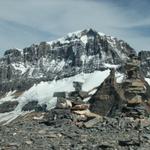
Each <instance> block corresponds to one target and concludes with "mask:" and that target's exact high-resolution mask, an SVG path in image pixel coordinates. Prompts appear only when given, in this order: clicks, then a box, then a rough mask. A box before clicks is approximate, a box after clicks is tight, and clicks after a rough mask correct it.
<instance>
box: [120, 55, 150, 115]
mask: <svg viewBox="0 0 150 150" xmlns="http://www.w3.org/2000/svg"><path fill="white" fill-rule="evenodd" d="M129 57H130V59H129V60H128V61H127V63H126V64H125V73H126V78H125V80H124V82H123V89H124V96H125V99H126V105H125V107H123V112H125V113H126V115H127V116H132V117H141V116H145V115H146V114H147V112H146V106H145V104H144V103H145V100H146V99H145V98H146V96H145V94H146V86H145V82H146V81H144V79H143V78H142V76H141V73H140V60H139V58H138V57H137V56H136V55H135V54H131V55H130V56H129Z"/></svg>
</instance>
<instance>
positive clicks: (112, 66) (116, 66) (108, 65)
mask: <svg viewBox="0 0 150 150" xmlns="http://www.w3.org/2000/svg"><path fill="white" fill-rule="evenodd" d="M103 65H104V66H105V67H107V68H114V69H117V68H118V67H119V66H120V65H112V64H107V63H103Z"/></svg>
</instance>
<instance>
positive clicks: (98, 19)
mask: <svg viewBox="0 0 150 150" xmlns="http://www.w3.org/2000/svg"><path fill="white" fill-rule="evenodd" d="M85 28H94V29H95V30H97V31H100V32H103V33H105V34H108V35H112V36H115V37H118V38H120V39H123V40H125V41H126V42H128V43H129V44H130V45H131V46H132V47H133V48H135V49H136V50H150V45H149V44H150V0H0V55H2V54H3V52H4V51H5V50H7V49H9V48H15V47H16V48H24V47H27V46H30V45H31V44H32V43H39V42H41V41H50V40H54V39H57V38H59V37H62V36H64V35H66V34H67V33H69V32H74V31H76V30H82V29H85Z"/></svg>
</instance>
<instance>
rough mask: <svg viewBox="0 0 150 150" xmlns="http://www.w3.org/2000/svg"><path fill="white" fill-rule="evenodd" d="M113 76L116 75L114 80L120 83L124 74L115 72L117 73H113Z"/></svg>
mask: <svg viewBox="0 0 150 150" xmlns="http://www.w3.org/2000/svg"><path fill="white" fill-rule="evenodd" d="M115 77H116V82H117V83H122V82H123V79H124V77H125V75H124V74H121V73H119V72H117V73H115Z"/></svg>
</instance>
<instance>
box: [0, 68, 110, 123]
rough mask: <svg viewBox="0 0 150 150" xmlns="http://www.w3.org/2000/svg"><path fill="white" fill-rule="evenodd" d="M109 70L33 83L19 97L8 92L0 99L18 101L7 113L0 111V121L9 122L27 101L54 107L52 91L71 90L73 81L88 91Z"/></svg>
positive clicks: (102, 79) (97, 83)
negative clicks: (81, 84) (80, 83)
mask: <svg viewBox="0 0 150 150" xmlns="http://www.w3.org/2000/svg"><path fill="white" fill-rule="evenodd" d="M109 73H110V70H109V69H108V70H105V71H94V72H93V73H88V74H84V73H80V74H78V75H75V76H72V77H69V78H64V79H61V80H53V81H49V82H41V83H39V84H35V85H34V86H33V87H31V88H30V89H29V90H27V91H25V92H24V93H23V94H22V95H21V96H20V97H18V98H15V96H14V92H15V91H14V92H9V93H8V94H7V95H6V96H5V97H4V98H3V99H1V100H2V102H6V101H10V100H11V101H18V102H19V104H18V106H17V107H16V109H15V110H14V111H12V112H8V113H0V122H3V121H5V122H6V121H7V123H9V122H10V121H12V120H13V119H15V118H17V117H18V116H19V115H23V114H24V112H22V107H23V106H24V105H25V104H27V103H28V102H29V101H34V100H36V101H38V103H39V104H46V105H47V108H48V109H52V108H54V107H55V105H56V102H57V98H56V97H53V94H54V92H64V91H65V92H71V91H74V87H73V82H74V81H79V82H83V91H89V90H91V89H93V88H95V87H97V86H99V85H100V84H101V83H102V82H103V81H104V80H105V78H106V77H107V76H108V75H109Z"/></svg>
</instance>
